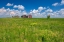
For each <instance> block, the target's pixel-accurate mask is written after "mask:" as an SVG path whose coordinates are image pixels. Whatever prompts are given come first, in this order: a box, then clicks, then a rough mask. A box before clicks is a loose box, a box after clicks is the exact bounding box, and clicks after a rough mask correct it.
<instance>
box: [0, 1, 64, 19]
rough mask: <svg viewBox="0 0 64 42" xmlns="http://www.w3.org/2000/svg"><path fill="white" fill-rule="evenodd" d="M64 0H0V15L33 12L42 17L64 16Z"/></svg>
mask: <svg viewBox="0 0 64 42" xmlns="http://www.w3.org/2000/svg"><path fill="white" fill-rule="evenodd" d="M63 11H64V0H0V17H10V16H15V15H19V16H21V15H24V14H26V15H28V14H32V16H33V17H37V18H42V17H46V16H47V15H50V16H51V17H53V18H57V17H58V18H64V12H63Z"/></svg>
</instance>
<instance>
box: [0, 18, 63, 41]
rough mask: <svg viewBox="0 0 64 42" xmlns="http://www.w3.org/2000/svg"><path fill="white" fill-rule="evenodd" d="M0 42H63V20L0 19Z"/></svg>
mask: <svg viewBox="0 0 64 42" xmlns="http://www.w3.org/2000/svg"><path fill="white" fill-rule="evenodd" d="M0 42H64V18H56V19H45V18H32V19H28V18H0Z"/></svg>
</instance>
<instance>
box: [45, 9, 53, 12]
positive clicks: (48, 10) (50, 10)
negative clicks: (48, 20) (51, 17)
mask: <svg viewBox="0 0 64 42" xmlns="http://www.w3.org/2000/svg"><path fill="white" fill-rule="evenodd" d="M45 11H46V12H53V10H52V9H50V8H49V9H47V10H45Z"/></svg>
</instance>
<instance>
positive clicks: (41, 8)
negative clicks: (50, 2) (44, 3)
mask: <svg viewBox="0 0 64 42" xmlns="http://www.w3.org/2000/svg"><path fill="white" fill-rule="evenodd" d="M44 9H46V7H39V8H38V10H39V11H42V10H44Z"/></svg>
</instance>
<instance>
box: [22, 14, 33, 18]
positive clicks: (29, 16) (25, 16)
mask: <svg viewBox="0 0 64 42" xmlns="http://www.w3.org/2000/svg"><path fill="white" fill-rule="evenodd" d="M21 18H32V15H28V16H27V15H22V16H21Z"/></svg>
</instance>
